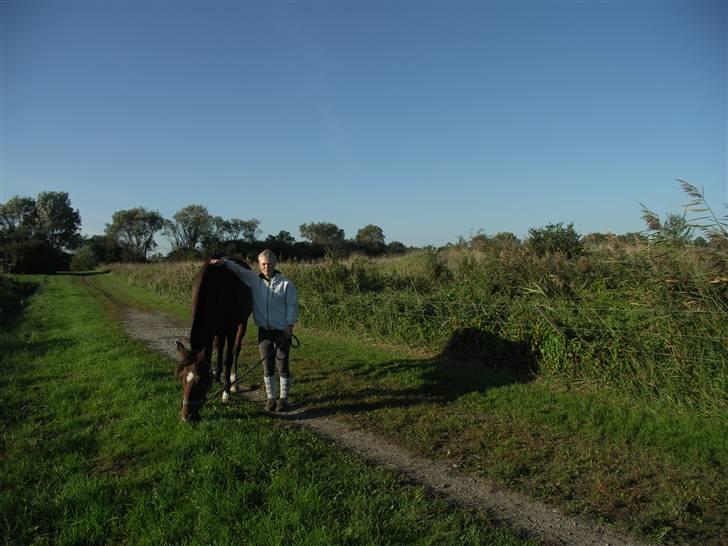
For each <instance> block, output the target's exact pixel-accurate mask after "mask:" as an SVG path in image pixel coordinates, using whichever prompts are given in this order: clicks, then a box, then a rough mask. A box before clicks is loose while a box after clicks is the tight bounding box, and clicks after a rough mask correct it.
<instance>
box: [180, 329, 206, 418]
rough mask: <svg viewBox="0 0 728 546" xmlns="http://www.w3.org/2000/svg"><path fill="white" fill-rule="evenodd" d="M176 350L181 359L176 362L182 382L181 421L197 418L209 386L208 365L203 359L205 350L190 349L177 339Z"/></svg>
mask: <svg viewBox="0 0 728 546" xmlns="http://www.w3.org/2000/svg"><path fill="white" fill-rule="evenodd" d="M176 343H177V352H178V353H179V355H180V357H181V358H182V361H181V362H180V363H179V364H177V371H176V375H177V377H178V378H179V380H180V382H181V383H182V411H181V412H180V416H181V417H182V420H183V421H193V420H196V419H199V416H200V405H201V404H202V402H203V401H204V399H205V395H206V394H207V389H209V387H210V367H209V365H208V363H207V362H206V359H205V350H204V349H203V350H201V351H200V352H197V353H196V352H194V351H190V350H188V349H187V347H185V346H184V345H183V344H182V343H180V342H179V341H178V342H176Z"/></svg>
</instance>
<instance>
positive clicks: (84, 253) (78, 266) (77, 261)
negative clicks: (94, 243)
mask: <svg viewBox="0 0 728 546" xmlns="http://www.w3.org/2000/svg"><path fill="white" fill-rule="evenodd" d="M97 264H98V258H97V257H96V254H94V251H93V250H91V247H89V246H87V245H84V246H82V247H81V248H79V249H78V250H77V251H76V253H75V254H74V255H73V256H71V264H70V266H71V271H92V270H93V269H95V268H96V265H97Z"/></svg>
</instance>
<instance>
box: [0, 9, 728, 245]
mask: <svg viewBox="0 0 728 546" xmlns="http://www.w3.org/2000/svg"><path fill="white" fill-rule="evenodd" d="M1 5H2V7H1V8H0V9H1V11H0V35H1V38H0V40H1V47H2V51H1V56H2V65H1V67H0V80H1V81H0V90H1V104H0V116H1V117H0V132H1V135H0V136H1V140H2V142H0V148H1V152H2V157H1V158H0V176H1V179H0V185H1V186H2V187H1V188H0V189H1V194H2V195H1V196H0V201H4V200H7V199H8V198H10V197H11V196H13V195H27V196H32V197H34V196H35V195H37V193H38V192H40V191H46V190H62V191H67V192H69V194H70V197H71V200H72V203H73V206H74V207H76V208H78V209H79V210H80V212H81V217H82V219H83V231H84V232H85V233H88V234H93V233H101V232H102V231H103V229H104V226H105V224H106V223H107V222H110V220H111V215H112V213H113V212H114V211H116V210H120V209H126V208H132V207H136V206H145V207H147V208H151V209H155V210H159V211H160V212H161V213H162V214H163V215H164V216H165V217H171V216H172V215H173V214H174V213H175V212H176V211H177V210H179V209H181V208H182V207H184V206H186V205H188V204H192V203H199V204H203V205H205V206H206V207H207V208H208V210H209V211H210V212H211V213H212V214H215V215H219V216H222V217H224V218H231V217H237V218H244V219H248V218H257V219H259V220H261V222H262V224H261V228H262V230H263V236H265V235H267V234H268V233H277V232H278V231H280V230H287V231H290V232H291V233H292V234H293V235H294V236H295V237H296V238H298V237H299V231H298V226H299V225H300V224H302V223H304V222H310V221H328V222H333V223H335V224H337V225H338V226H339V227H341V228H343V229H344V230H345V233H346V236H347V237H353V236H354V235H355V234H356V231H357V229H359V228H361V227H362V226H364V225H366V224H369V223H374V224H377V225H379V226H380V227H382V229H383V230H384V233H385V236H386V238H387V241H388V242H390V241H393V240H399V241H402V242H404V243H405V244H408V245H418V246H419V245H427V244H434V245H441V244H444V243H446V242H448V241H455V240H456V239H457V237H458V236H460V235H462V236H466V237H467V236H468V235H470V234H471V233H474V232H477V231H478V230H481V229H482V230H484V231H485V232H486V233H488V234H494V233H496V232H499V231H510V232H513V233H515V234H516V235H518V236H519V237H522V236H524V235H525V234H527V232H528V229H529V228H531V227H538V226H543V225H545V224H546V223H549V222H566V223H569V222H573V223H574V225H575V227H576V228H577V230H578V231H580V232H581V233H589V232H595V231H599V232H614V233H623V232H626V231H638V230H641V229H643V223H642V221H641V219H640V205H639V203H640V202H643V203H645V204H647V205H648V206H649V207H650V208H652V209H654V210H655V211H656V212H658V213H660V214H663V215H664V214H666V213H668V212H679V211H680V205H681V204H682V203H684V202H685V201H686V199H685V197H684V196H683V195H682V194H681V192H680V190H679V186H678V183H677V182H675V179H676V178H684V179H687V180H689V181H691V182H692V183H694V184H696V185H697V186H702V187H703V188H704V189H705V193H706V195H707V197H708V200H709V201H710V202H711V204H713V206H714V207H715V208H717V209H719V211H723V210H724V204H725V203H726V202H727V201H728V175H727V167H726V156H727V155H728V142H727V136H726V134H727V125H728V123H727V114H726V104H727V102H728V94H727V89H726V79H727V77H726V72H727V70H728V41H727V40H728V38H727V35H728V31H727V25H728V9H727V4H726V1H710V2H708V1H703V2H701V1H699V0H698V1H689V2H681V1H669V2H660V1H642V2H639V1H615V2H601V1H580V2H577V1H563V2H549V1H538V2H523V1H521V2H519V1H515V2H404V1H402V2H375V1H368V2H245V3H243V2H231V1H228V2H214V1H212V2H209V1H208V2H190V1H188V2H168V1H156V2H144V1H131V0H130V1H124V2H121V1H119V2H111V1H107V2H91V1H85V2H64V1H62V0H61V1H54V2H42V1H22V2H13V1H7V0H4V1H3V2H2V4H1Z"/></svg>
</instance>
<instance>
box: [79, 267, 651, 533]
mask: <svg viewBox="0 0 728 546" xmlns="http://www.w3.org/2000/svg"><path fill="white" fill-rule="evenodd" d="M84 284H85V285H86V286H87V288H88V289H89V290H90V291H91V292H92V293H93V294H94V295H95V296H96V297H97V298H99V299H101V300H103V302H104V303H105V305H106V306H107V307H108V308H109V309H110V310H111V311H112V312H113V313H114V314H115V315H116V316H117V317H118V318H119V319H120V320H122V321H123V322H124V325H125V328H126V330H127V332H128V333H129V335H130V336H131V337H133V338H135V339H139V340H142V341H144V342H145V343H146V344H147V345H149V346H150V347H152V348H154V349H156V350H158V351H160V352H161V353H163V354H164V355H166V356H169V357H170V358H172V359H174V360H176V359H177V354H176V351H175V348H174V342H175V341H176V340H183V341H185V340H186V339H188V338H189V328H188V324H186V323H187V322H188V321H185V320H183V319H181V318H180V317H177V316H172V315H169V314H165V313H161V312H159V311H154V310H151V309H149V308H146V309H141V308H139V307H136V306H134V305H133V304H132V303H130V302H129V300H128V299H127V298H124V301H122V299H120V298H119V297H117V296H116V295H114V294H112V292H113V291H109V290H108V285H106V288H107V289H105V288H104V285H105V284H106V283H96V282H93V283H92V282H90V281H88V280H86V279H84ZM247 339H248V340H250V339H252V336H251V334H250V333H248V336H247ZM250 345H251V344H250V343H248V346H250ZM244 356H245V353H241V366H240V370H243V369H244V368H245V367H246V365H245V364H242V363H243V362H244V361H246V362H247V360H246V359H244V358H243V357H244ZM295 358H296V356H295V355H294V359H295ZM294 369H295V368H294ZM257 375H258V371H257V370H256V371H255V372H254V374H253V375H252V377H251V376H248V377H247V378H245V380H244V381H243V384H245V385H250V381H251V378H255V379H257ZM302 375H303V374H302ZM237 398H238V399H237V400H236V397H233V398H232V402H231V404H233V405H235V404H240V403H242V400H240V399H244V400H245V401H248V402H253V403H257V404H262V403H263V402H264V398H265V394H264V392H263V390H262V389H255V388H250V390H245V391H243V392H241V393H240V396H239V397H237ZM219 403H220V401H219V400H210V401H208V404H219ZM202 413H203V418H204V413H205V411H204V409H203V412H202ZM272 417H275V418H279V419H285V420H286V421H288V422H291V423H295V424H297V425H301V426H304V427H307V428H309V429H311V430H313V431H315V432H316V433H318V434H319V435H321V436H323V437H325V438H327V439H329V440H332V441H333V442H335V443H336V444H337V445H339V446H341V447H343V448H345V449H347V450H350V451H352V452H354V453H356V454H359V455H360V456H362V457H364V458H365V459H366V460H368V461H370V462H371V463H373V464H376V465H381V466H384V467H387V468H390V469H392V470H395V471H396V472H398V473H399V474H400V475H401V476H402V477H403V478H404V479H405V480H408V481H414V482H416V483H419V484H422V485H424V486H426V487H427V488H428V489H429V490H431V491H433V492H435V493H437V494H441V495H444V496H446V497H448V498H450V499H452V500H454V501H456V502H457V503H459V504H461V505H464V506H467V507H470V508H476V509H479V510H480V509H485V510H486V511H487V512H488V513H489V514H491V515H492V516H493V517H495V518H496V519H497V520H499V521H501V522H503V523H504V524H506V525H508V526H510V527H512V528H514V529H516V530H518V531H519V532H521V533H524V534H526V535H527V536H529V537H532V538H534V539H536V540H538V541H540V542H544V543H548V544H579V545H590V544H594V545H597V544H599V545H604V544H609V545H622V544H640V543H641V542H639V541H638V540H637V539H635V538H632V537H628V536H626V535H624V534H622V533H620V532H617V531H615V530H612V529H610V528H608V527H606V526H605V525H602V524H598V523H594V522H586V521H584V520H580V519H577V518H575V517H570V516H567V515H565V514H564V513H563V512H562V511H561V510H559V509H557V508H555V507H553V506H548V505H546V504H544V503H542V502H539V501H536V500H533V499H531V498H529V497H527V496H525V495H523V494H519V493H516V492H513V491H509V490H507V489H506V488H504V487H503V486H501V485H498V484H497V483H495V482H494V481H492V480H488V479H484V478H481V477H477V476H475V475H473V474H470V473H466V472H463V471H462V469H460V468H459V466H460V465H458V464H457V463H453V462H452V461H444V460H436V459H432V458H428V457H423V456H418V455H414V454H412V453H410V452H409V451H407V450H405V449H403V448H402V447H400V446H398V445H396V444H395V443H393V442H391V441H388V440H386V439H384V438H383V437H382V436H381V435H378V434H375V433H372V432H369V431H367V430H365V429H364V428H362V427H360V426H358V425H357V424H356V421H355V420H354V421H351V420H340V419H335V418H333V416H332V412H331V411H330V408H329V409H327V408H326V407H325V405H321V404H311V405H309V404H308V403H307V401H306V400H305V399H304V400H303V401H302V402H300V403H298V404H295V405H294V406H293V408H292V411H290V412H288V413H286V414H273V415H272Z"/></svg>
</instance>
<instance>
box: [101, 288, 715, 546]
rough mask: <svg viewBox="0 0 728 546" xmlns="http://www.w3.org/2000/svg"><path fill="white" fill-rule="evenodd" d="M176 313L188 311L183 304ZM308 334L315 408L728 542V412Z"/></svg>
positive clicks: (248, 354)
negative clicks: (710, 412) (709, 411)
mask: <svg viewBox="0 0 728 546" xmlns="http://www.w3.org/2000/svg"><path fill="white" fill-rule="evenodd" d="M94 282H96V283H101V285H102V286H104V288H105V289H106V290H108V291H110V292H111V293H113V294H114V295H115V296H116V297H118V298H120V299H124V300H127V301H134V300H135V299H137V298H138V301H144V302H145V303H146V304H149V303H150V302H153V301H154V298H157V297H160V298H161V296H154V295H153V293H152V292H150V291H145V290H143V289H141V288H139V287H130V286H129V285H127V284H126V283H124V282H123V281H122V280H120V279H119V278H118V277H116V276H114V275H110V276H105V277H101V276H100V277H96V278H95V279H94ZM165 305H167V309H168V310H174V312H175V313H176V314H177V315H178V316H188V315H185V313H187V310H186V307H185V306H183V305H181V304H174V303H169V302H167V303H165ZM298 333H299V336H300V337H301V340H302V347H301V348H300V349H298V350H296V351H294V352H293V357H292V369H293V373H294V375H295V376H296V383H295V387H294V392H293V396H294V399H296V398H297V399H298V400H302V401H304V403H305V404H306V406H307V407H309V408H312V409H316V410H317V411H319V412H320V413H322V414H330V415H334V416H337V417H339V418H342V419H346V420H349V421H350V422H352V423H355V424H356V425H357V426H361V427H364V428H366V429H368V430H370V431H373V432H376V433H378V434H380V435H382V436H384V437H386V438H388V439H390V440H392V441H395V442H398V443H400V444H401V445H403V446H405V447H406V448H407V449H409V450H411V451H413V452H415V453H419V454H423V455H427V456H430V457H433V458H438V459H443V460H447V461H449V462H452V464H455V465H457V466H458V467H459V468H462V469H463V470H464V471H467V472H471V473H475V474H478V475H483V476H486V477H489V478H492V479H495V480H497V481H499V482H501V483H504V484H506V485H508V486H509V487H513V488H515V489H518V490H520V491H522V492H525V493H527V494H530V495H533V496H536V497H538V498H541V499H544V500H547V501H549V502H551V503H554V504H557V505H560V506H562V507H563V508H564V509H565V510H567V511H568V512H571V513H575V514H586V515H588V516H590V517H593V518H596V519H600V520H605V521H609V522H613V523H615V524H617V525H618V526H620V527H623V528H626V529H629V530H630V531H632V532H635V533H637V534H639V535H642V536H644V537H646V538H649V539H655V540H658V541H660V542H666V543H704V544H716V545H717V544H722V543H725V541H726V538H727V537H726V518H725V514H726V513H728V479H727V478H726V476H725V470H726V468H727V467H728V420H727V419H726V416H725V414H715V415H712V416H711V415H709V416H706V415H705V414H704V412H702V411H691V410H690V409H689V408H686V407H677V408H676V407H675V406H672V405H670V404H669V403H667V402H665V403H660V402H659V401H657V402H656V401H654V400H652V401H647V400H644V399H639V398H635V397H633V396H630V395H629V394H628V393H627V394H620V393H616V392H615V391H614V390H604V391H600V390H598V389H594V388H590V386H589V385H581V384H579V383H575V382H567V381H563V382H559V381H555V380H552V379H548V380H547V379H543V378H534V377H529V376H528V375H524V374H522V373H520V374H515V373H512V372H510V371H507V370H504V369H502V368H497V367H492V366H487V365H485V364H483V363H482V362H468V361H465V360H462V359H458V358H453V357H451V356H447V355H438V354H432V353H425V352H421V351H420V352H415V351H412V350H410V349H406V348H402V347H397V346H395V345H392V344H389V345H386V344H376V345H375V344H372V343H371V342H370V341H367V340H361V339H356V338H353V337H352V338H346V337H342V336H336V335H331V334H324V333H320V332H316V331H315V330H311V329H299V331H298ZM248 339H250V338H248ZM254 354H255V348H254V344H251V343H248V344H246V348H245V350H244V353H243V355H244V358H245V359H247V360H248V361H254V359H255V360H257V358H255V357H254ZM256 380H257V378H256ZM246 382H247V380H246Z"/></svg>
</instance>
